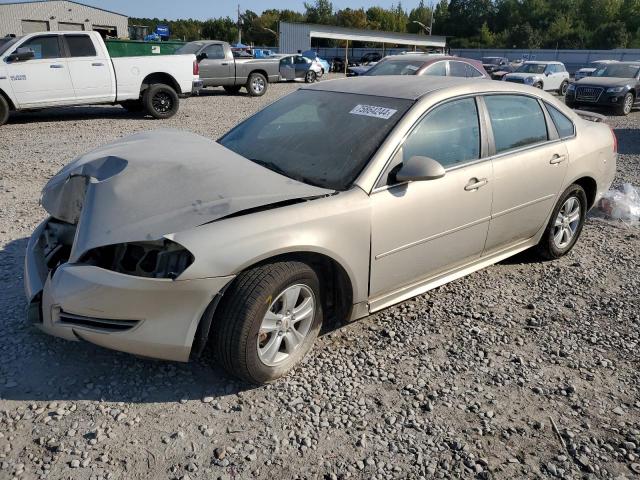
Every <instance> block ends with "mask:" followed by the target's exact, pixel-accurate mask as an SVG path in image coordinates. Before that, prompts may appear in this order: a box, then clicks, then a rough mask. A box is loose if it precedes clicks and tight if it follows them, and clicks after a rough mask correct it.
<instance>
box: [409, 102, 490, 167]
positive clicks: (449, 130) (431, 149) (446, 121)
mask: <svg viewBox="0 0 640 480" xmlns="http://www.w3.org/2000/svg"><path fill="white" fill-rule="evenodd" d="M414 156H423V157H429V158H433V159H434V160H437V161H438V162H440V163H441V164H442V166H443V167H445V168H448V167H453V166H456V165H459V164H462V163H465V162H469V161H472V160H477V159H479V158H480V124H479V120H478V109H477V107H476V101H475V99H473V98H464V99H462V100H454V101H452V102H448V103H446V104H444V105H441V106H439V107H436V108H435V109H434V110H433V111H432V112H430V113H429V114H428V115H427V116H426V117H425V118H423V119H422V120H421V121H420V123H419V124H418V126H417V127H416V128H415V129H414V130H413V131H412V132H411V134H410V135H409V137H408V138H407V140H406V141H405V143H404V145H403V146H402V159H403V161H406V160H408V159H410V158H411V157H414Z"/></svg>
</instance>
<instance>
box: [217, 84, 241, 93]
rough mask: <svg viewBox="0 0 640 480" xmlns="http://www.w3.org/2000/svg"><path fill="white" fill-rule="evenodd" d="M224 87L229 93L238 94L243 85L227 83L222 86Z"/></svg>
mask: <svg viewBox="0 0 640 480" xmlns="http://www.w3.org/2000/svg"><path fill="white" fill-rule="evenodd" d="M222 88H224V91H225V92H227V93H228V94H229V95H236V94H237V93H238V92H239V91H240V89H241V88H242V86H241V85H227V86H224V87H222Z"/></svg>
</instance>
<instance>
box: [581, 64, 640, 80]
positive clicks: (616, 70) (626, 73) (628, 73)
mask: <svg viewBox="0 0 640 480" xmlns="http://www.w3.org/2000/svg"><path fill="white" fill-rule="evenodd" d="M639 68H640V66H639V65H624V64H620V63H615V64H610V65H607V66H604V67H600V68H598V69H597V70H596V71H595V72H593V76H594V77H614V78H634V77H636V76H637V75H638V69H639Z"/></svg>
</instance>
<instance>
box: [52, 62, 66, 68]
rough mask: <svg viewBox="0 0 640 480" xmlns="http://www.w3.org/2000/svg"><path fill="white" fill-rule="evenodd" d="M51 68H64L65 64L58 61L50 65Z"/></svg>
mask: <svg viewBox="0 0 640 480" xmlns="http://www.w3.org/2000/svg"><path fill="white" fill-rule="evenodd" d="M49 68H64V65H60V64H58V63H54V64H53V65H49Z"/></svg>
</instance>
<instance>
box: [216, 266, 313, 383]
mask: <svg viewBox="0 0 640 480" xmlns="http://www.w3.org/2000/svg"><path fill="white" fill-rule="evenodd" d="M320 298H321V297H320V283H319V280H318V276H317V275H316V273H315V271H314V270H313V269H312V268H311V267H309V266H308V265H307V264H305V263H301V262H294V261H291V262H276V263H270V264H265V265H262V266H259V267H256V268H253V269H251V270H247V271H246V272H243V273H241V274H240V275H238V277H237V278H236V280H235V281H234V283H233V284H232V286H231V287H230V288H229V290H228V291H227V292H226V293H225V301H224V303H223V304H222V305H221V306H220V311H219V312H217V314H216V321H215V329H214V332H215V342H214V345H215V349H216V352H217V354H218V356H219V359H220V361H221V363H222V365H223V366H224V368H225V369H226V370H227V371H228V372H229V373H231V374H233V375H235V376H238V377H240V378H242V379H244V380H247V381H249V382H252V383H267V382H271V381H273V380H276V379H278V378H280V377H281V376H283V375H285V374H286V373H288V372H289V371H290V370H291V369H293V368H294V367H295V366H296V365H297V364H298V363H299V362H300V361H301V360H302V359H303V358H304V356H305V355H306V354H307V352H308V351H309V350H310V349H311V347H312V346H313V343H314V341H315V339H316V337H317V336H318V333H319V331H320V328H321V326H322V316H323V315H322V306H321V301H320Z"/></svg>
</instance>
